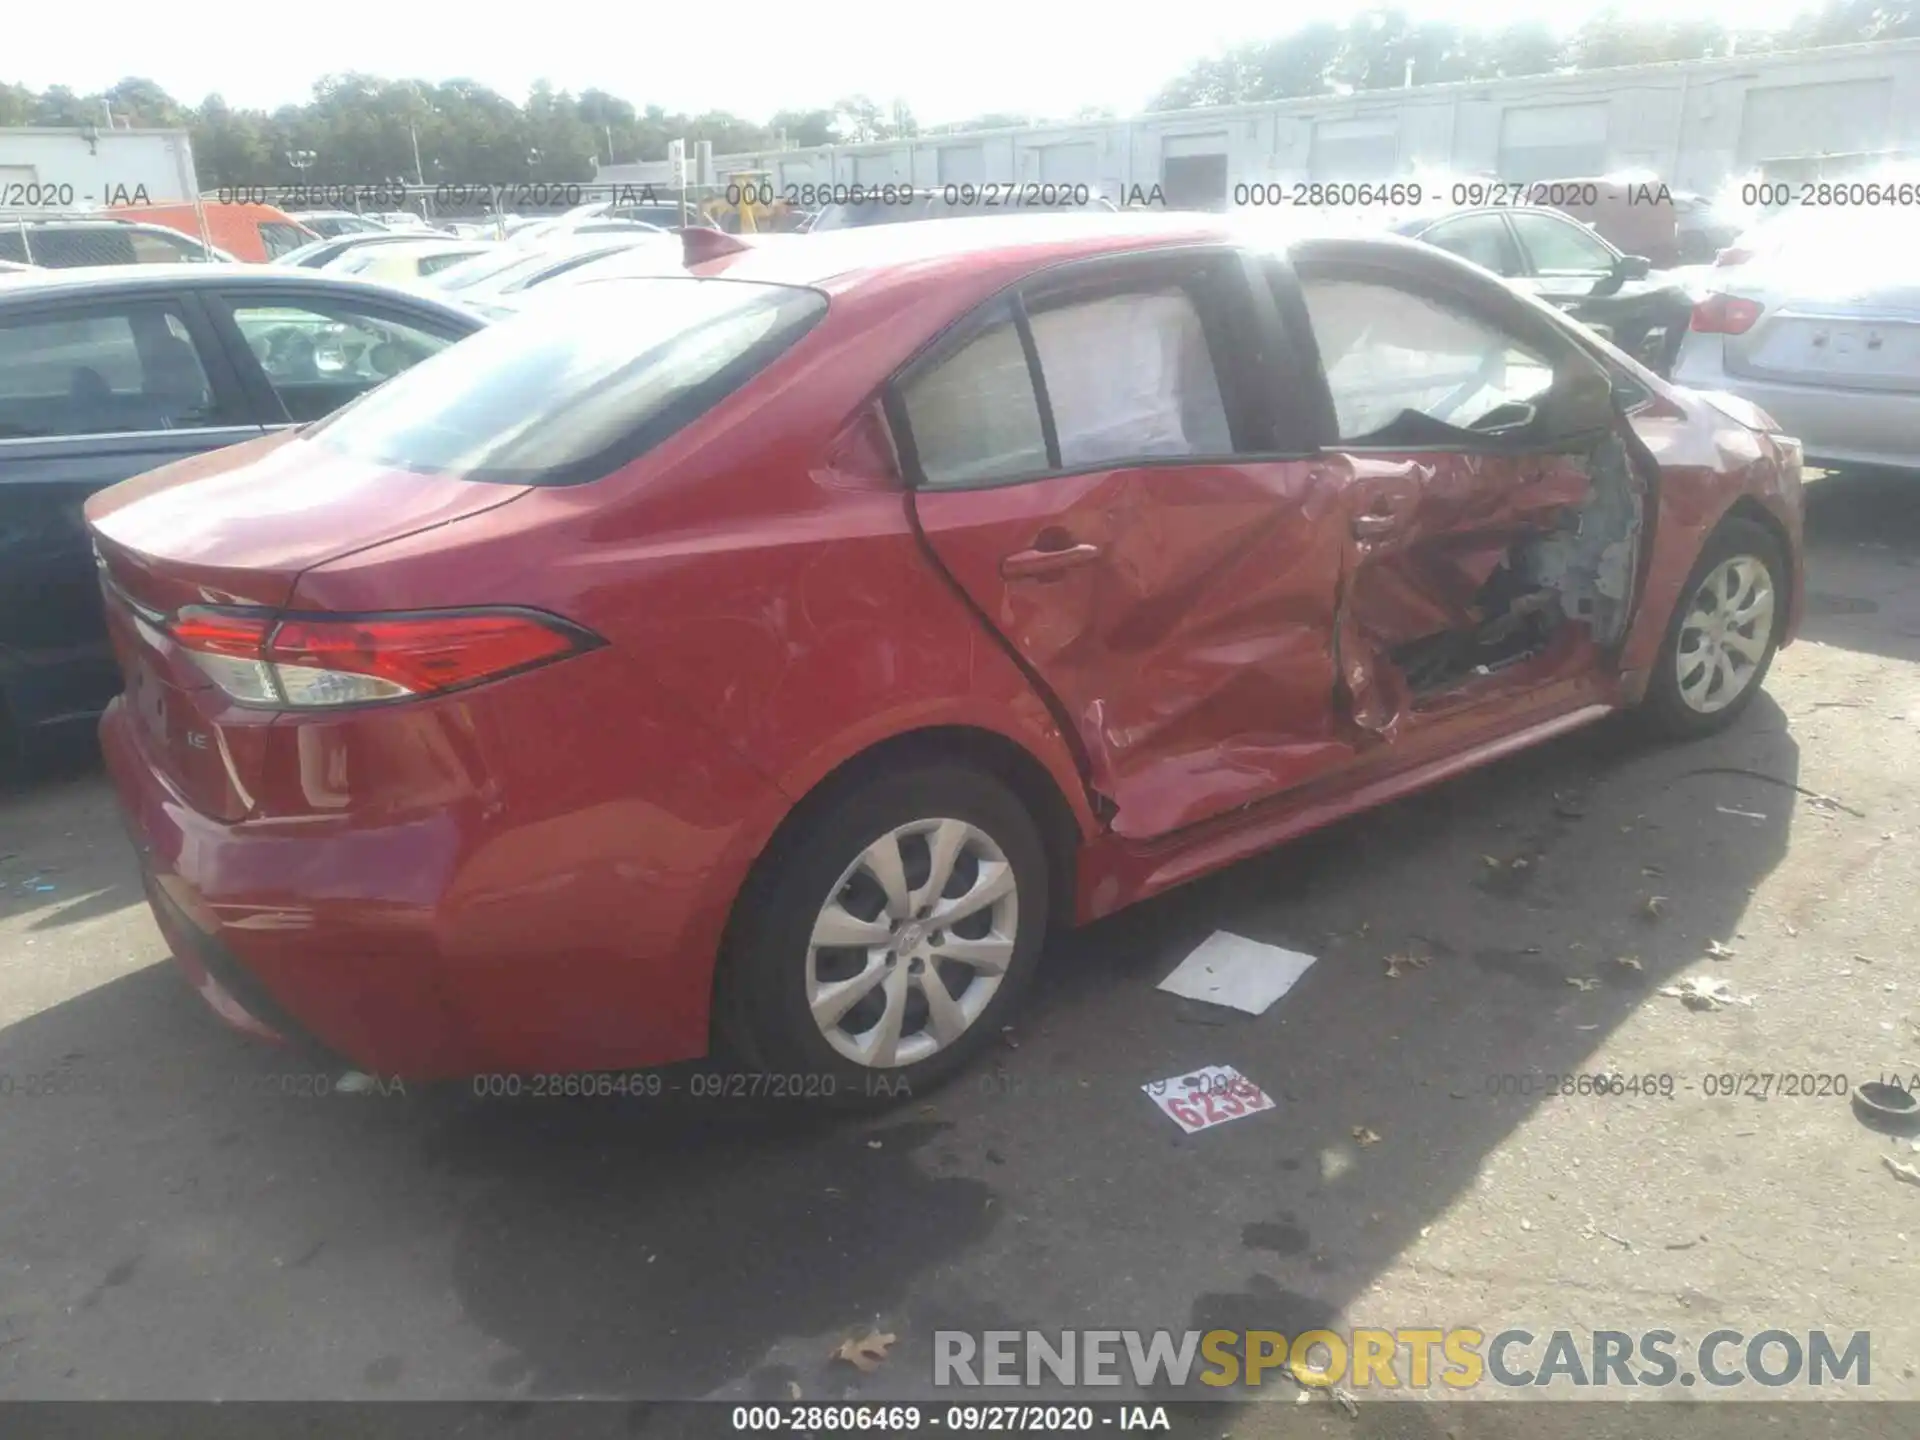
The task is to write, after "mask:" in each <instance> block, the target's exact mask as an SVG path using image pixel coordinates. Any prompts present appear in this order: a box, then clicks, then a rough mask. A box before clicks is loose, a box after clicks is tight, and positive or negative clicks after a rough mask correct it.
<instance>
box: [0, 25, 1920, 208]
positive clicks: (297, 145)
mask: <svg viewBox="0 0 1920 1440" xmlns="http://www.w3.org/2000/svg"><path fill="white" fill-rule="evenodd" d="M1914 35H1920V0H1827V3H1826V4H1824V5H1823V6H1822V7H1821V8H1820V9H1818V10H1813V11H1809V12H1806V13H1804V14H1802V15H1801V16H1800V17H1799V18H1798V19H1796V20H1794V21H1793V22H1792V23H1791V24H1788V25H1786V26H1783V27H1781V28H1778V29H1775V30H1752V29H1729V28H1727V27H1725V26H1722V25H1719V24H1717V23H1714V22H1712V21H1697V20H1666V21H1662V20H1650V21H1638V20H1630V19H1627V18H1625V17H1623V16H1620V15H1618V14H1616V13H1613V12H1604V13H1602V14H1600V15H1597V16H1595V17H1594V18H1592V19H1591V20H1589V21H1588V22H1587V23H1585V24H1584V25H1582V26H1581V27H1580V28H1579V29H1577V30H1575V31H1574V32H1572V33H1571V34H1569V35H1557V34H1555V33H1554V32H1553V31H1552V30H1551V29H1549V28H1548V27H1547V26H1546V25H1544V24H1542V23H1540V22H1538V21H1528V22H1523V23H1519V24H1514V25H1508V26H1505V27H1502V28H1498V29H1487V28H1478V27H1474V26H1465V25H1455V24H1450V23H1446V22H1437V21H1419V22H1416V21H1414V20H1412V19H1410V18H1409V17H1408V16H1407V14H1406V13H1405V12H1404V11H1400V10H1396V9H1375V10H1369V11H1365V12H1363V13H1361V14H1359V15H1357V16H1355V17H1354V18H1353V19H1352V20H1350V21H1349V22H1347V23H1346V24H1344V25H1338V24H1333V23H1327V22H1322V23H1317V24H1311V25H1306V26H1303V27H1300V28H1298V29H1295V30H1293V31H1292V32H1290V33H1288V34H1285V35H1281V36H1279V37H1277V38H1276V39H1273V40H1268V41H1261V42H1256V43H1251V44H1245V45H1237V46H1234V47H1231V48H1229V49H1227V50H1226V51H1224V52H1222V53H1220V54H1218V55H1214V56H1210V57H1208V58H1206V59H1203V60H1200V61H1198V62H1197V63H1195V64H1194V65H1193V66H1191V67H1190V68H1189V69H1188V70H1187V71H1186V72H1184V73H1183V74H1181V75H1179V76H1177V77H1176V78H1175V79H1174V80H1172V81H1171V82H1170V83H1169V84H1168V85H1166V86H1165V87H1164V88H1163V89H1162V90H1161V91H1160V93H1159V94H1158V95H1157V96H1156V97H1155V99H1154V108H1155V109H1163V110H1175V109H1188V108H1193V107H1200V106H1209V105H1233V104H1242V103H1246V102H1250V101H1261V100H1285V99H1297V98H1305V97H1310V96H1314V95H1336V94H1348V93H1352V92H1355V91H1363V90H1381V89H1394V88H1398V87H1400V86H1402V85H1405V84H1407V83H1408V82H1409V79H1410V80H1411V82H1412V83H1414V84H1436V83H1440V82H1444V81H1458V80H1491V79H1498V78H1503V77H1508V76H1524V75H1546V74H1555V73H1564V72H1571V71H1579V70H1592V69H1599V68H1603V67H1606V66H1613V65H1637V64H1645V63H1649V62H1653V61H1661V60H1700V59H1710V58H1714V57H1717V56H1725V55H1735V54H1739V55H1747V54H1756V53H1761V52H1765V51H1770V50H1797V49H1808V48H1814V47H1819V46H1825V45H1844V44H1854V43H1857V42H1860V41H1865V40H1887V39H1897V38H1904V37H1907V36H1914ZM1109 115H1110V112H1108V111H1104V110H1097V109H1092V108H1088V109H1083V110H1081V111H1079V112H1077V113H1076V114H1074V115H1072V116H1054V117H1050V118H1052V119H1055V120H1058V119H1093V118H1107V117H1108V116H1109ZM109 116H110V117H111V123H114V124H130V125H136V126H164V127H171V128H181V129H185V130H187V131H189V132H190V133H191V134H192V137H193V153H194V159H195V162H196V168H197V169H198V171H199V175H200V181H201V184H202V185H203V186H205V187H207V188H209V189H211V188H214V187H218V186H234V185H284V184H294V183H307V184H316V185H317V184H362V183H369V182H378V181H391V180H399V179H405V180H416V179H424V180H425V181H426V183H428V184H435V183H441V182H447V183H454V182H468V183H472V182H482V183H505V182H510V181H531V182H541V181H545V182H575V181H583V180H587V179H590V178H591V176H592V174H593V169H594V165H595V162H596V161H598V162H600V163H602V164H604V163H609V162H616V161H618V162H624V161H631V160H661V159H664V158H666V154H667V144H668V142H669V141H671V140H675V139H681V138H684V139H686V140H687V141H688V142H689V143H690V144H692V143H694V142H698V141H701V140H708V141H711V142H712V144H713V149H714V153H715V154H717V155H725V154H730V153H738V152H740V151H750V150H770V149H774V148H776V147H778V146H779V145H780V144H781V143H782V142H783V141H784V142H785V143H786V144H788V145H791V146H809V145H826V144H835V143H839V144H851V143H857V142H860V141H865V140H888V139H898V138H911V137H916V136H923V135H938V134H944V133H951V132H955V131H961V130H973V129H989V128H998V127H1002V126H1019V125H1031V124H1038V123H1041V120H1040V118H1039V117H1036V116H1031V115H1025V114H1004V113H1002V114H991V115H980V116H975V117H974V118H972V119H970V120H966V121H961V122H956V123H954V124H949V125H936V126H923V125H921V124H919V123H918V122H917V121H916V120H915V118H914V115H913V112H912V110H911V109H910V108H909V107H908V105H907V104H906V102H905V101H903V100H895V101H893V102H892V103H890V104H882V103H880V102H879V101H876V100H874V99H873V98H872V97H870V96H867V95H854V96H850V97H848V98H846V99H843V100H841V101H839V102H838V103H836V104H834V105H831V106H825V107H821V108H818V109H812V110H785V111H781V112H779V113H778V114H775V115H773V116H771V117H770V118H769V119H768V120H766V121H765V122H764V123H761V122H757V121H754V120H750V119H746V118H744V117H742V116H739V115H734V114H732V113H730V112H727V111H720V110H716V111H708V112H705V113H702V114H684V113H669V112H667V111H666V110H664V109H662V108H661V107H660V106H657V105H648V106H645V107H644V108H643V107H639V106H636V105H634V104H633V103H632V102H631V101H628V100H624V99H621V98H620V97H618V96H615V95H610V94H608V93H607V92H606V91H603V90H585V91H582V92H580V93H579V94H574V93H572V92H571V91H566V90H556V89H554V88H553V87H552V86H551V85H549V84H547V83H545V82H541V83H539V84H537V85H535V86H534V87H533V91H532V93H531V94H530V95H529V96H528V97H527V99H526V101H525V102H524V103H516V102H515V101H513V100H511V99H509V98H508V97H507V96H505V95H502V94H500V93H499V92H497V91H495V90H491V89H489V88H488V87H486V86H484V85H480V84H476V83H475V82H473V81H470V80H449V81H445V82H441V83H437V84H436V83H429V82H426V81H418V80H391V79H385V78H381V77H379V76H374V75H365V74H357V73H355V74H345V75H329V76H327V77H325V78H323V79H322V80H320V81H319V82H318V83H317V84H316V85H315V86H314V89H313V98H312V99H311V100H309V101H307V102H306V103H305V104H301V105H283V106H281V107H280V108H278V109H277V110H272V111H267V110H252V109H236V108H235V107H233V106H231V105H229V104H227V102H226V101H225V100H224V99H222V98H221V97H220V96H219V95H209V96H208V97H206V99H204V100H203V101H201V102H200V103H199V104H198V105H197V106H195V105H187V104H184V103H182V102H181V101H179V100H176V99H175V98H174V97H173V96H171V95H169V94H168V93H167V92H166V91H165V90H163V89H162V88H161V87H160V86H158V85H157V84H155V83H154V82H153V81H151V80H145V79H127V80H122V81H121V82H120V83H119V84H118V85H115V86H113V87H112V88H111V89H108V90H106V91H103V92H99V93H96V94H91V95H80V94H77V93H75V92H74V91H73V90H71V89H69V88H67V87H65V86H59V85H56V86H53V87H52V88H50V89H48V90H45V91H41V92H38V93H35V92H34V91H31V90H28V89H27V88H26V87H24V86H20V85H5V84H0V127H4V126H9V125H43V126H85V125H100V126H104V125H106V124H107V123H109V120H108V117H109Z"/></svg>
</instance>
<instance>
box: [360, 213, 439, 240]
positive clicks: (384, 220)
mask: <svg viewBox="0 0 1920 1440" xmlns="http://www.w3.org/2000/svg"><path fill="white" fill-rule="evenodd" d="M367 218H368V219H369V220H373V221H375V222H377V223H379V224H381V225H384V226H386V227H387V229H389V230H418V231H421V232H424V233H425V234H428V235H433V234H437V233H439V232H438V231H436V230H435V229H434V227H433V226H432V225H430V224H428V223H427V218H426V216H424V215H416V214H414V213H413V212H412V211H411V210H382V211H379V212H377V213H375V214H372V215H369V216H368V217H367Z"/></svg>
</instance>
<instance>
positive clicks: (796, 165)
mask: <svg viewBox="0 0 1920 1440" xmlns="http://www.w3.org/2000/svg"><path fill="white" fill-rule="evenodd" d="M779 169H780V185H781V188H782V189H785V188H786V187H787V186H789V185H812V184H816V183H818V182H819V181H821V180H824V179H826V169H825V167H824V166H823V167H821V168H820V169H817V170H816V169H815V168H814V164H813V161H812V160H810V159H808V160H782V161H781V162H780V165H779Z"/></svg>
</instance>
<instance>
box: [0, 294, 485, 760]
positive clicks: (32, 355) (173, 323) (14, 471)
mask: <svg viewBox="0 0 1920 1440" xmlns="http://www.w3.org/2000/svg"><path fill="white" fill-rule="evenodd" d="M484 324H485V321H484V320H482V319H481V318H480V317H479V316H478V315H475V314H473V313H472V312H470V311H467V310H464V309H461V308H458V307H456V306H453V305H449V304H445V303H441V302H438V301H435V300H432V299H430V298H427V297H425V296H420V295H414V294H410V293H408V292H406V291H402V290H395V289H391V288H388V287H386V286H380V285H373V284H369V283H366V282H362V281H355V280H349V279H344V278H333V277H328V276H324V275H317V274H311V273H307V272H303V271H300V270H285V269H280V268H278V267H267V266H259V267H254V266H238V265H219V266H209V265H141V266H123V267H109V268H100V269H70V270H27V271H17V272H8V273H5V274H0V768H3V767H4V766H5V764H6V763H7V762H8V761H9V760H10V759H12V758H14V757H15V756H16V755H17V753H18V752H19V750H20V749H21V747H23V746H24V745H25V744H26V743H27V742H28V741H29V740H31V739H32V738H33V737H34V736H35V735H37V734H40V733H43V732H45V731H47V730H49V729H51V728H53V727H57V726H62V725H65V724H67V723H69V722H89V721H91V720H93V719H94V718H95V717H96V716H97V715H98V714H99V713H100V711H101V710H103V709H104V708H105V707H106V704H107V702H108V701H109V700H110V699H112V698H113V696H114V695H115V693H117V692H118V690H119V688H120V681H119V672H118V670H117V669H116V668H115V665H114V661H113V655H112V652H111V650H110V648H109V646H108V643H107V634H106V623H105V619H104V617H103V615H102V612H101V606H100V588H99V581H98V579H97V578H96V576H95V574H94V565H93V552H92V548H91V546H90V545H89V543H88V539H87V532H86V527H85V525H84V524H83V523H82V520H81V506H82V505H83V504H84V503H85V501H86V498H87V497H88V496H89V495H91V494H93V493H94V491H96V490H100V489H103V488H105V487H106V486H108V485H112V484H116V483H117V482H119V481H121V480H125V479H128V478H129V477H131V476H134V475H139V474H141V473H143V472H145V471H148V470H152V469H155V468H156V467H158V466H161V465H165V464H167V463H168V462H169V461H173V460H179V459H182V458H183V457H185V456H189V455H195V454H199V453H200V452H202V451H206V450H213V449H217V448H218V447H220V446H223V445H232V444H236V443H238V442H239V441H242V440H250V439H253V438H254V437H256V436H259V435H263V434H266V433H268V432H270V431H274V430H279V429H285V428H287V427H289V426H296V425H301V424H305V423H306V422H308V421H311V420H318V419H320V418H321V417H322V416H324V415H327V414H330V413H331V412H332V411H334V410H337V409H338V408H339V407H340V406H342V405H344V404H346V403H347V402H348V401H349V400H352V399H354V398H356V397H357V396H359V395H362V394H364V393H366V392H367V391H368V390H371V389H372V388H373V387H374V386H376V385H378V384H380V383H381V382H382V381H383V380H386V379H388V378H389V377H391V376H393V375H397V374H399V373H400V372H401V371H402V370H405V369H407V368H408V367H409V366H411V365H414V364H417V363H418V362H419V361H421V360H424V359H426V358H427V357H428V356H430V355H432V354H434V353H435V352H437V351H439V350H441V349H443V348H445V347H446V346H448V345H451V344H453V343H454V342H456V341H458V340H460V339H462V338H463V337H465V336H467V335H470V334H472V333H473V332H474V331H475V330H478V329H480V328H481V327H482V326H483V325H484Z"/></svg>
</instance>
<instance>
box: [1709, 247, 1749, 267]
mask: <svg viewBox="0 0 1920 1440" xmlns="http://www.w3.org/2000/svg"><path fill="white" fill-rule="evenodd" d="M1752 258H1753V251H1751V250H1746V249H1742V248H1741V247H1740V246H1738V245H1729V246H1727V248H1726V249H1724V250H1720V251H1716V252H1715V253H1714V257H1713V263H1714V264H1716V265H1744V264H1746V263H1747V261H1749V260H1751V259H1752Z"/></svg>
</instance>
